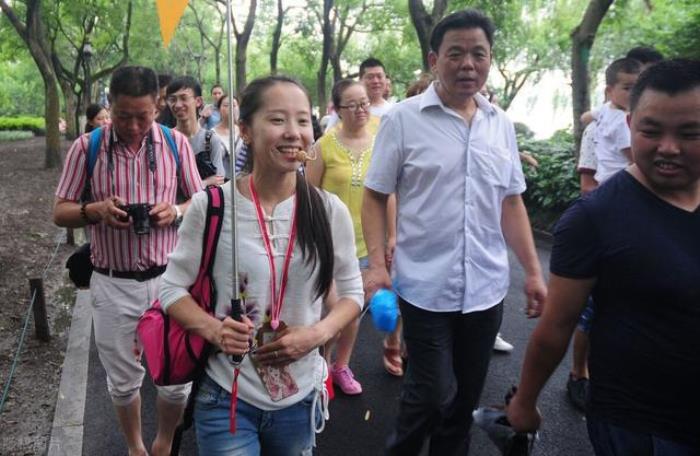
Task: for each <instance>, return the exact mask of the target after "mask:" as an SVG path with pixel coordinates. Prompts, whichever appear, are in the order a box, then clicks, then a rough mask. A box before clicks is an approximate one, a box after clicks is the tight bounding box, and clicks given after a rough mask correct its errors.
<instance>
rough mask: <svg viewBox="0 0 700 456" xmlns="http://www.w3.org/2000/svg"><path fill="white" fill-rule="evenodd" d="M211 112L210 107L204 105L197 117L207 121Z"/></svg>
mask: <svg viewBox="0 0 700 456" xmlns="http://www.w3.org/2000/svg"><path fill="white" fill-rule="evenodd" d="M212 111H213V109H212V106H211V105H206V106H205V107H204V108H203V109H202V111H201V112H200V113H199V117H204V118H205V119H208V118H209V117H211V113H212Z"/></svg>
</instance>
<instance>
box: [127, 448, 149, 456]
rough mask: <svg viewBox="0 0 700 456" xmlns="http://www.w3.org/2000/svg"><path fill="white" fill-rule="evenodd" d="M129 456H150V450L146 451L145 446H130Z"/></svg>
mask: <svg viewBox="0 0 700 456" xmlns="http://www.w3.org/2000/svg"><path fill="white" fill-rule="evenodd" d="M129 456H148V451H146V447H144V446H142V447H141V448H134V449H131V448H130V449H129Z"/></svg>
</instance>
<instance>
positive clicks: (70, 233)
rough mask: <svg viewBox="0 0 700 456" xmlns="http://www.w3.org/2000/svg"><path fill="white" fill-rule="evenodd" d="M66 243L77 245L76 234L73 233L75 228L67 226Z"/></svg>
mask: <svg viewBox="0 0 700 456" xmlns="http://www.w3.org/2000/svg"><path fill="white" fill-rule="evenodd" d="M66 244H68V245H75V236H74V235H73V228H66Z"/></svg>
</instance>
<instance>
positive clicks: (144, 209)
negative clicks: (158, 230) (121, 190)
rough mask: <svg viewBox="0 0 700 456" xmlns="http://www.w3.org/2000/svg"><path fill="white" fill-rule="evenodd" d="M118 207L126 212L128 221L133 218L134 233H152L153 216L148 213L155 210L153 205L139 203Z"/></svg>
mask: <svg viewBox="0 0 700 456" xmlns="http://www.w3.org/2000/svg"><path fill="white" fill-rule="evenodd" d="M118 207H119V209H121V210H123V211H124V212H126V220H128V219H129V218H131V220H133V221H134V233H136V234H149V233H150V232H151V216H150V215H149V214H148V213H149V212H151V209H153V206H152V205H150V204H148V203H139V204H125V205H123V206H118ZM126 220H125V221H126Z"/></svg>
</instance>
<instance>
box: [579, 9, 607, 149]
mask: <svg viewBox="0 0 700 456" xmlns="http://www.w3.org/2000/svg"><path fill="white" fill-rule="evenodd" d="M613 1H614V0H591V2H590V3H589V4H588V8H586V12H585V13H584V15H583V19H582V20H581V23H580V24H579V25H578V26H577V27H576V28H575V29H574V30H573V31H572V32H571V42H572V44H571V99H572V103H573V115H574V138H575V140H576V148H575V149H574V151H575V152H574V153H575V154H576V156H577V157H578V153H579V148H580V146H581V135H582V133H583V128H582V124H581V114H583V113H584V112H586V111H588V110H589V109H590V107H591V101H590V87H589V82H590V81H589V77H588V76H589V75H588V62H589V60H590V58H591V48H592V47H593V42H594V41H595V35H596V33H597V32H598V27H599V26H600V23H601V22H602V21H603V18H604V17H605V15H606V14H607V12H608V9H609V8H610V5H612V3H613Z"/></svg>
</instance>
